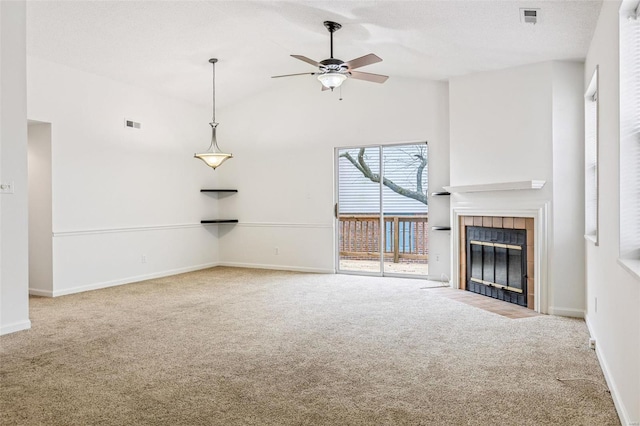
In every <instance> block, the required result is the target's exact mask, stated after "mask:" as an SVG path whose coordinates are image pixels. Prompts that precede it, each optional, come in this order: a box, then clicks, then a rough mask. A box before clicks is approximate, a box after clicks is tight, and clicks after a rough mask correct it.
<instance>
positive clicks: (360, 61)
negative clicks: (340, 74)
mask: <svg viewBox="0 0 640 426" xmlns="http://www.w3.org/2000/svg"><path fill="white" fill-rule="evenodd" d="M377 62H382V59H381V58H380V57H378V56H377V55H374V54H373V53H369V54H368V55H364V56H361V57H359V58H356V59H352V60H350V61H349V62H346V63H345V65H346V66H347V67H349V69H350V70H354V69H356V68H360V67H364V66H365V65H371V64H375V63H377Z"/></svg>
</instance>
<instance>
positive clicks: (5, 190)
mask: <svg viewBox="0 0 640 426" xmlns="http://www.w3.org/2000/svg"><path fill="white" fill-rule="evenodd" d="M13 191H14V185H13V181H11V182H1V183H0V194H13Z"/></svg>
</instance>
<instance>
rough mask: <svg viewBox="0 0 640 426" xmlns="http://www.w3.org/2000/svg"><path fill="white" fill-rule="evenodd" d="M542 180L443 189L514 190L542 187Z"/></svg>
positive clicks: (461, 190)
mask: <svg viewBox="0 0 640 426" xmlns="http://www.w3.org/2000/svg"><path fill="white" fill-rule="evenodd" d="M545 183H546V181H544V180H523V181H517V182H497V183H481V184H474V185H458V186H445V187H444V189H446V190H447V191H449V192H451V193H456V192H489V191H515V190H524V189H542V187H543V186H544V184H545Z"/></svg>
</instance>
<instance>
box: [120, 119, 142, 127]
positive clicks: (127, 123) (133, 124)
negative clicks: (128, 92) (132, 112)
mask: <svg viewBox="0 0 640 426" xmlns="http://www.w3.org/2000/svg"><path fill="white" fill-rule="evenodd" d="M124 127H130V128H132V129H139V128H141V127H142V124H140V123H138V122H137V121H133V120H128V119H126V118H125V119H124Z"/></svg>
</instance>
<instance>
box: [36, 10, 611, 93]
mask: <svg viewBox="0 0 640 426" xmlns="http://www.w3.org/2000/svg"><path fill="white" fill-rule="evenodd" d="M601 3H602V2H601V1H587V0H584V1H580V0H574V1H558V0H547V1H526V2H523V1H515V0H509V1H472V0H466V1H314V2H294V1H287V2H276V1H179V2H178V1H77V0H76V1H29V2H28V4H27V43H28V45H27V46H28V47H27V50H28V55H30V56H34V57H38V58H42V59H46V60H49V61H53V62H57V63H60V64H64V65H67V66H70V67H73V68H77V69H81V70H84V71H88V72H91V73H95V74H99V75H104V76H107V77H110V78H113V79H115V80H120V81H123V82H126V83H130V84H133V85H137V86H142V87H146V88H150V89H152V90H156V91H161V92H163V93H165V94H168V95H170V96H175V97H178V98H182V99H187V100H189V101H192V102H196V103H200V104H206V105H209V104H210V97H211V65H210V64H209V63H208V59H209V58H211V57H217V58H219V60H220V62H219V63H218V64H217V65H216V89H217V95H216V100H217V103H218V105H224V104H226V103H232V102H235V101H238V100H241V99H243V98H244V97H247V96H250V95H251V94H252V93H254V92H257V91H263V90H268V89H273V88H276V87H277V88H281V89H282V90H286V88H287V84H288V83H287V79H271V78H270V76H271V75H278V74H289V73H298V72H312V71H314V68H313V67H312V66H311V65H308V64H305V63H304V62H301V61H298V60H296V59H293V58H291V57H290V56H289V55H290V54H299V55H304V56H307V57H309V58H311V59H314V60H318V61H320V60H322V59H326V58H328V57H329V33H328V32H327V31H326V29H325V28H324V26H323V25H322V22H323V21H325V20H334V21H336V22H339V23H341V24H342V25H343V27H342V29H341V30H339V31H338V32H336V33H335V36H334V56H335V57H337V58H340V59H343V60H345V61H346V60H349V59H353V58H356V57H359V56H362V55H365V54H368V53H376V54H377V55H378V56H380V57H381V58H382V59H383V62H381V63H378V64H374V65H370V66H368V67H365V68H362V71H368V72H373V73H380V74H386V75H389V76H390V77H391V78H394V77H413V78H426V79H447V78H449V77H451V76H455V75H463V74H467V73H471V72H477V71H484V70H491V69H500V68H506V67H511V66H516V65H521V64H527V63H534V62H540V61H545V60H552V59H571V60H582V59H584V57H585V55H586V53H587V47H588V45H589V42H590V41H591V37H592V34H593V30H594V28H595V25H596V21H597V18H598V14H599V11H600V6H601ZM521 7H527V8H539V9H540V10H541V18H540V22H539V23H538V24H536V25H531V24H522V23H520V18H519V9H520V8H521ZM291 78H313V77H311V76H302V77H291ZM349 83H350V82H347V84H349ZM353 83H356V82H352V84H353ZM357 84H372V83H366V82H357Z"/></svg>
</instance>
